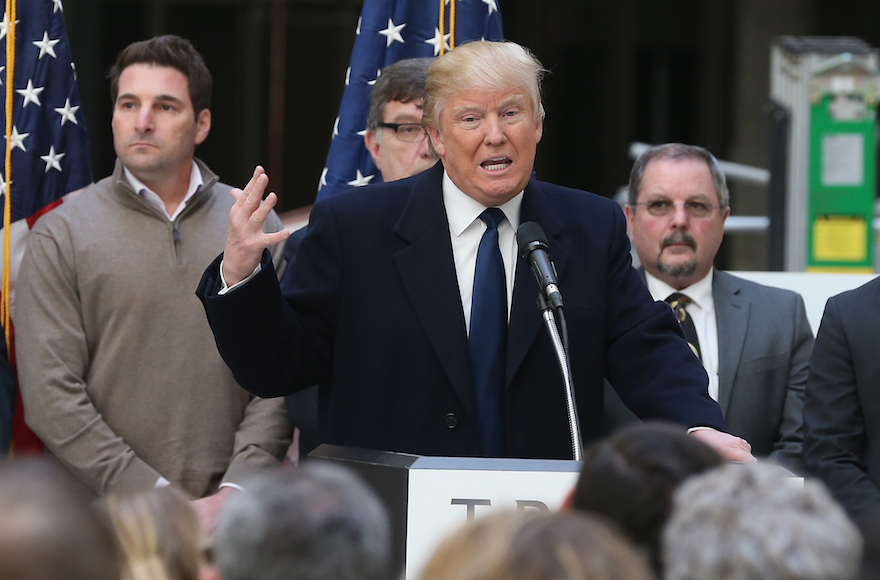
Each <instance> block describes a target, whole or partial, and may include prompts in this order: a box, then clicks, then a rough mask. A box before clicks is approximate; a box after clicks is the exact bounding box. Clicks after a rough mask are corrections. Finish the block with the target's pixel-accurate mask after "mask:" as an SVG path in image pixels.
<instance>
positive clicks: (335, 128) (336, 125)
mask: <svg viewBox="0 0 880 580" xmlns="http://www.w3.org/2000/svg"><path fill="white" fill-rule="evenodd" d="M337 135H339V117H336V120H335V121H333V136H332V137H331V139H335V138H336V136H337Z"/></svg>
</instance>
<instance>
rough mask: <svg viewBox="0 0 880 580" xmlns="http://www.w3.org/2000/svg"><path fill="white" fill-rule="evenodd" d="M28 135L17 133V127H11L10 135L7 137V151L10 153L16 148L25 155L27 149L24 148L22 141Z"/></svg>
mask: <svg viewBox="0 0 880 580" xmlns="http://www.w3.org/2000/svg"><path fill="white" fill-rule="evenodd" d="M28 135H30V133H19V132H18V127H16V126H15V125H13V126H12V135H10V137H9V150H10V151H12V150H13V149H15V148H16V147H17V148H19V149H21V150H22V151H24V152H25V153H27V149H25V148H24V140H25V139H26V138H27V137H28Z"/></svg>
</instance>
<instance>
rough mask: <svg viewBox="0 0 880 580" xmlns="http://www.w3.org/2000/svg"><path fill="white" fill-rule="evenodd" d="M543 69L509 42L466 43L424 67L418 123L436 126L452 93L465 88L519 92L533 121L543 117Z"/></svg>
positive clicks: (521, 48) (459, 91) (532, 56)
mask: <svg viewBox="0 0 880 580" xmlns="http://www.w3.org/2000/svg"><path fill="white" fill-rule="evenodd" d="M544 72H545V70H544V68H543V67H542V66H541V63H540V62H539V61H538V59H537V58H535V55H533V54H532V53H531V52H529V50H528V49H526V48H525V47H522V46H520V45H518V44H516V43H513V42H489V41H485V40H481V41H475V42H469V43H466V44H462V45H461V46H457V47H456V48H455V50H452V51H450V52H447V53H446V54H444V55H443V56H441V57H439V58H437V60H436V62H434V64H432V65H431V68H430V69H428V78H427V81H426V82H425V98H424V100H423V101H422V124H424V125H425V126H427V127H433V128H437V126H438V125H439V123H440V112H441V111H442V110H443V108H444V107H445V106H446V104H447V101H448V100H449V98H450V97H451V96H452V95H455V94H458V93H462V92H467V91H489V92H499V91H500V92H508V93H514V94H523V95H524V96H526V97H527V98H528V100H529V104H530V105H531V107H532V112H533V114H534V115H535V122H538V121H539V120H540V119H543V118H544V106H543V105H542V104H541V78H542V77H543V75H544Z"/></svg>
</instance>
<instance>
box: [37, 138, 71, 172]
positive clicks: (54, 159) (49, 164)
mask: <svg viewBox="0 0 880 580" xmlns="http://www.w3.org/2000/svg"><path fill="white" fill-rule="evenodd" d="M65 155H66V153H55V146H54V145H52V146H51V147H49V154H48V155H40V159H42V160H43V161H45V162H46V170H45V171H44V172H43V173H49V170H50V169H55V170H57V171H58V172H60V171H61V163H60V161H61V158H62V157H64V156H65Z"/></svg>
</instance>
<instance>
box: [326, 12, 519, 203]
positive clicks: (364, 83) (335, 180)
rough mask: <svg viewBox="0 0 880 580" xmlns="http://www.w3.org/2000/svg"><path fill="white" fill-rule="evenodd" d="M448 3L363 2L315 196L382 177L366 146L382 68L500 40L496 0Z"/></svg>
mask: <svg viewBox="0 0 880 580" xmlns="http://www.w3.org/2000/svg"><path fill="white" fill-rule="evenodd" d="M452 2H454V5H452V4H450V0H364V7H363V9H362V11H361V17H360V19H359V20H358V24H357V30H356V32H355V34H356V35H357V38H355V41H354V49H353V50H352V52H351V62H350V65H349V67H348V70H347V71H346V73H345V91H344V93H343V95H342V103H341V104H340V106H339V116H338V117H336V121H335V123H334V124H333V140H332V142H331V143H330V151H329V152H328V153H327V162H326V166H325V167H324V170H323V171H322V172H321V179H320V181H319V183H318V200H320V199H323V198H325V197H327V196H330V195H333V194H334V193H338V192H340V191H343V190H346V189H349V188H350V187H360V186H363V185H368V184H370V183H378V182H380V181H382V176H381V175H380V173H379V172H378V171H377V170H376V166H375V164H374V163H373V160H372V158H371V157H370V154H369V153H368V152H367V149H366V147H365V146H364V133H365V132H366V127H367V110H368V109H369V102H370V89H371V88H372V86H373V84H374V83H375V82H376V79H377V78H378V76H379V71H380V70H381V69H382V68H384V67H386V66H388V65H389V64H391V63H394V62H397V61H398V60H401V59H404V58H418V57H430V56H437V55H438V54H440V52H441V48H442V49H443V50H449V49H450V47H454V45H458V44H462V43H463V42H465V41H467V40H474V39H481V38H482V39H485V40H501V39H502V33H501V12H500V11H499V10H498V2H499V0H452ZM441 6H442V11H443V26H442V30H441V26H440V24H441V20H440V14H441ZM453 11H454V26H452V27H451V26H450V22H451V21H452V20H453Z"/></svg>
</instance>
